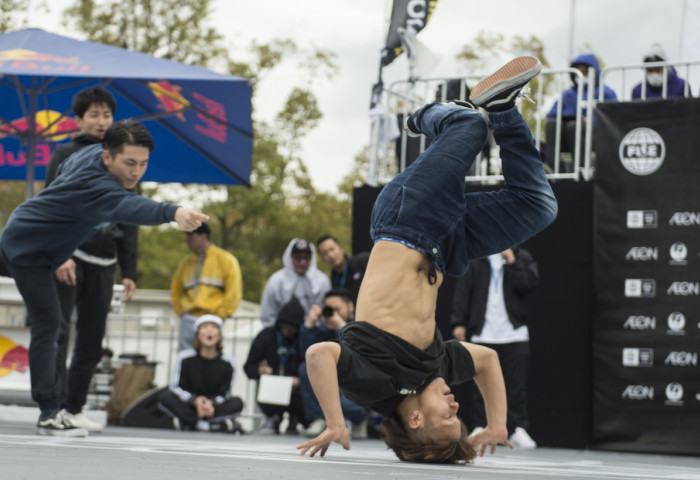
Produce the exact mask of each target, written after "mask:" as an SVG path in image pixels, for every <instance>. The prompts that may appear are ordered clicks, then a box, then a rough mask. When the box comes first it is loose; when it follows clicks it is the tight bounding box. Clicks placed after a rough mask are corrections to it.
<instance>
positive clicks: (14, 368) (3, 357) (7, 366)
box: [0, 335, 29, 377]
mask: <svg viewBox="0 0 700 480" xmlns="http://www.w3.org/2000/svg"><path fill="white" fill-rule="evenodd" d="M28 370H29V350H27V349H26V348H25V347H24V346H22V345H17V344H16V343H15V342H13V341H12V340H11V339H9V338H7V337H3V336H2V335H0V377H4V376H5V375H9V374H11V373H12V372H19V373H27V371H28Z"/></svg>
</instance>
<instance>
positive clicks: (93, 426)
mask: <svg viewBox="0 0 700 480" xmlns="http://www.w3.org/2000/svg"><path fill="white" fill-rule="evenodd" d="M65 415H66V417H67V418H68V419H70V421H71V422H73V425H75V426H76V427H78V428H84V429H85V430H87V431H88V432H101V431H102V425H101V424H99V423H97V422H93V421H92V420H90V419H89V418H88V417H87V416H86V415H85V414H84V413H82V412H80V413H70V412H68V411H66V412H65Z"/></svg>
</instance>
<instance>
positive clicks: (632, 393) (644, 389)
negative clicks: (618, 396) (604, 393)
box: [622, 385, 654, 400]
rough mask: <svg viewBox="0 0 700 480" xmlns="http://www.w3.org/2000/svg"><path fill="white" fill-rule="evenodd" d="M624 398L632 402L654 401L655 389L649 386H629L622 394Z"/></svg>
mask: <svg viewBox="0 0 700 480" xmlns="http://www.w3.org/2000/svg"><path fill="white" fill-rule="evenodd" d="M622 398H629V399H630V400H653V399H654V387H652V386H649V385H627V388H625V391H624V392H622Z"/></svg>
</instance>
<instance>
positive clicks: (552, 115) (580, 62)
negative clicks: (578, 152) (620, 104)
mask: <svg viewBox="0 0 700 480" xmlns="http://www.w3.org/2000/svg"><path fill="white" fill-rule="evenodd" d="M571 68H576V69H577V70H579V71H580V72H581V73H582V74H583V81H584V85H583V87H584V88H583V96H582V101H583V102H584V103H585V102H586V101H587V100H588V85H586V82H587V81H588V71H589V70H590V69H591V68H592V69H594V71H595V74H594V76H593V79H594V81H595V85H594V87H593V98H594V99H596V100H597V99H598V98H599V90H600V88H601V86H600V85H599V81H600V63H599V62H598V59H597V58H596V56H595V55H594V54H592V53H583V54H581V55H579V56H578V57H576V58H574V60H573V61H572V62H571ZM578 82H579V79H578V75H575V74H573V73H572V74H571V88H569V89H568V90H566V91H564V92H563V93H562V94H561V122H562V125H561V146H560V149H559V151H560V152H562V153H565V152H566V153H567V155H561V156H560V158H559V161H560V164H559V172H560V173H567V172H573V163H572V159H573V152H574V151H575V147H576V144H575V140H576V109H577V104H578ZM602 88H603V101H605V102H614V101H617V95H616V94H615V91H614V90H613V89H612V88H610V87H608V86H603V87H602ZM558 103H559V101H556V102H554V105H552V108H551V109H550V110H549V113H548V114H547V126H546V136H547V137H546V138H547V146H546V149H545V162H546V163H547V164H548V165H549V166H550V168H552V169H553V170H554V147H555V144H556V131H557V130H556V127H557V109H558ZM587 116H588V112H587V111H586V108H585V107H584V108H582V110H581V117H582V118H581V120H582V121H581V144H582V145H583V127H584V126H585V125H586V121H587Z"/></svg>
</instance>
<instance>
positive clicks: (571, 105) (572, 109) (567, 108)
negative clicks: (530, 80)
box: [547, 53, 617, 118]
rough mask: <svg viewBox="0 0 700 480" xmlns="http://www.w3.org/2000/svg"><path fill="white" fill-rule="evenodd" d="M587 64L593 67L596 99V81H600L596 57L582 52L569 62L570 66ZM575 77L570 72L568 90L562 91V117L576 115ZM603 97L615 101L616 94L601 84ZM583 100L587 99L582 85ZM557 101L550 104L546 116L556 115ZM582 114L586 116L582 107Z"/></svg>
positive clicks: (595, 96)
mask: <svg viewBox="0 0 700 480" xmlns="http://www.w3.org/2000/svg"><path fill="white" fill-rule="evenodd" d="M579 64H583V65H588V66H589V67H593V68H594V69H595V90H594V99H595V100H597V99H598V96H599V89H600V86H599V85H598V83H599V82H600V64H599V63H598V59H597V58H596V56H595V55H593V54H592V53H584V54H582V55H579V56H578V57H576V58H575V59H574V60H573V61H572V62H571V67H572V68H573V67H574V65H579ZM576 79H577V76H576V75H574V74H572V75H571V81H572V83H573V84H572V86H571V88H569V89H568V90H566V91H564V93H562V96H561V115H562V117H575V116H576V101H577V98H576V97H577V95H578V90H577V89H578V87H577V86H576V85H577V84H576ZM603 91H604V93H603V99H604V101H606V102H610V101H613V102H614V101H617V95H615V92H614V91H613V89H612V88H610V87H608V86H603ZM583 100H584V101H586V100H588V89H587V88H586V87H584V89H583ZM557 103H558V102H554V105H553V106H552V109H551V110H550V111H549V113H548V114H547V118H551V117H556V115H557ZM581 115H582V116H584V117H585V116H586V109H585V108H583V110H582V111H581Z"/></svg>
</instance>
